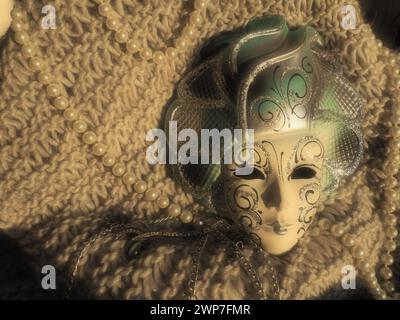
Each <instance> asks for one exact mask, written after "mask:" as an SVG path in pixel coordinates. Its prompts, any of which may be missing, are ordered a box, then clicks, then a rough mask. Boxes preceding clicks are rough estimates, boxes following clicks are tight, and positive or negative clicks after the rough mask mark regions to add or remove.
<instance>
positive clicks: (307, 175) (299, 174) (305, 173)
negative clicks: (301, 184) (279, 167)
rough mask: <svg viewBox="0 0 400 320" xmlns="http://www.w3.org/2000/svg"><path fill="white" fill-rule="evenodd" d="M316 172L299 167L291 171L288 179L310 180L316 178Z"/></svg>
mask: <svg viewBox="0 0 400 320" xmlns="http://www.w3.org/2000/svg"><path fill="white" fill-rule="evenodd" d="M316 174H317V172H316V171H315V170H314V169H313V168H310V167H307V166H301V167H297V168H295V169H294V170H293V171H292V174H291V175H290V177H289V180H290V179H312V178H314V177H315V176H316Z"/></svg>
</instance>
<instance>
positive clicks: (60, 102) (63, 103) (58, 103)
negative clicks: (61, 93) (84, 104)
mask: <svg viewBox="0 0 400 320" xmlns="http://www.w3.org/2000/svg"><path fill="white" fill-rule="evenodd" d="M68 105H69V103H68V99H67V98H65V97H58V98H56V99H55V100H54V106H55V107H56V108H57V109H59V110H64V109H66V108H68Z"/></svg>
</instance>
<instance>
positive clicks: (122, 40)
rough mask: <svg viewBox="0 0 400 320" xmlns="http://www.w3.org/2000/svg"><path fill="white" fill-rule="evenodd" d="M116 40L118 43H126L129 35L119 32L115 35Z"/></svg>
mask: <svg viewBox="0 0 400 320" xmlns="http://www.w3.org/2000/svg"><path fill="white" fill-rule="evenodd" d="M115 40H117V42H118V43H125V42H127V41H128V34H127V33H126V32H125V31H118V32H116V33H115Z"/></svg>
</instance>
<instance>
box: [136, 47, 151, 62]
mask: <svg viewBox="0 0 400 320" xmlns="http://www.w3.org/2000/svg"><path fill="white" fill-rule="evenodd" d="M139 55H140V57H141V58H142V59H143V60H149V59H151V57H152V55H153V53H152V52H151V50H150V49H143V50H141V51H140V53H139Z"/></svg>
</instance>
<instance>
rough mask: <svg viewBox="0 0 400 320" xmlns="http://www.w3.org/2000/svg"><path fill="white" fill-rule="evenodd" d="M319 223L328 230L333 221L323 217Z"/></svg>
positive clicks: (323, 228)
mask: <svg viewBox="0 0 400 320" xmlns="http://www.w3.org/2000/svg"><path fill="white" fill-rule="evenodd" d="M318 225H319V226H320V228H321V229H322V230H328V229H329V228H330V227H331V223H330V222H329V220H328V219H326V218H322V219H321V220H319V221H318Z"/></svg>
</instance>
